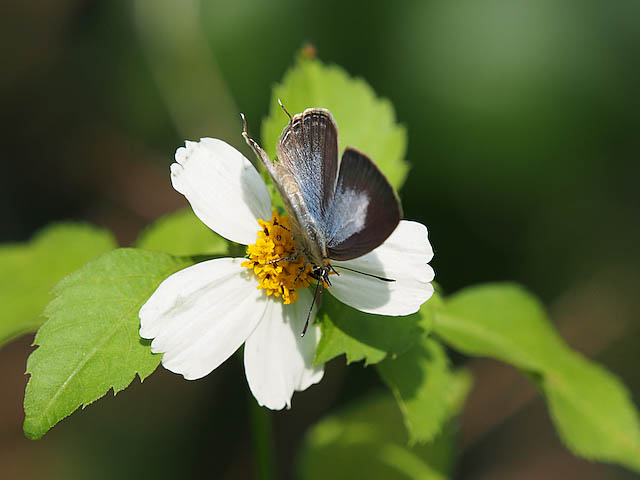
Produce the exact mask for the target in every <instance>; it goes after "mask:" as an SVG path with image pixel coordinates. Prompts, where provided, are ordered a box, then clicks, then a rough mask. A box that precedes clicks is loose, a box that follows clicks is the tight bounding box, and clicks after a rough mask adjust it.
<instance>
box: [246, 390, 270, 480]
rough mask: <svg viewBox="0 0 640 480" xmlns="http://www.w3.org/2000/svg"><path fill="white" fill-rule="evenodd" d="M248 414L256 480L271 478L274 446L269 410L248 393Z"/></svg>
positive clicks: (268, 479)
mask: <svg viewBox="0 0 640 480" xmlns="http://www.w3.org/2000/svg"><path fill="white" fill-rule="evenodd" d="M249 414H250V416H251V419H250V421H251V437H252V440H253V451H254V464H255V470H256V479H257V480H273V479H274V478H275V475H274V463H275V462H274V448H273V434H272V429H271V411H270V410H269V409H267V408H264V407H261V406H259V405H258V404H257V403H256V400H255V399H254V398H253V396H252V395H249Z"/></svg>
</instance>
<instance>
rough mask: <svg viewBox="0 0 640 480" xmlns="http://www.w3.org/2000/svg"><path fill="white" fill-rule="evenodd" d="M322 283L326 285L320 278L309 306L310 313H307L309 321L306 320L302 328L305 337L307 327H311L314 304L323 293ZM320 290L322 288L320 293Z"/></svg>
mask: <svg viewBox="0 0 640 480" xmlns="http://www.w3.org/2000/svg"><path fill="white" fill-rule="evenodd" d="M321 284H322V285H324V283H323V282H322V280H318V283H316V289H315V291H314V292H313V300H312V301H311V307H310V308H309V313H307V321H306V322H304V328H303V329H302V333H301V334H300V336H301V337H304V334H305V333H307V328H309V320H310V319H311V312H312V311H313V306H314V305H315V304H316V300H317V299H318V298H320V296H321V295H322V288H320V285H321ZM318 290H320V295H318Z"/></svg>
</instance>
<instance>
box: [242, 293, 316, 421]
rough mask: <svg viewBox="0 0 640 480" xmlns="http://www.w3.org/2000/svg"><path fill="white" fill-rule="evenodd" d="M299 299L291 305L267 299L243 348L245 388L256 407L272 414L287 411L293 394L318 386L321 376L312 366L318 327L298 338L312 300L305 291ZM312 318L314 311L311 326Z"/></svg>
mask: <svg viewBox="0 0 640 480" xmlns="http://www.w3.org/2000/svg"><path fill="white" fill-rule="evenodd" d="M299 295H300V297H299V298H298V301H297V302H295V303H294V304H293V305H284V304H283V303H282V302H281V301H280V300H279V299H271V298H270V299H269V302H268V307H267V310H266V311H265V314H264V317H263V318H262V320H261V321H260V324H259V325H258V326H257V327H256V329H255V330H254V331H253V333H252V334H251V336H250V337H249V338H248V339H247V342H246V343H245V346H244V368H245V372H246V375H247V381H248V382H249V388H250V389H251V392H252V393H253V396H254V397H255V398H256V400H257V401H258V403H259V404H260V405H264V406H265V407H268V408H270V409H272V410H280V409H282V408H284V407H285V406H286V407H287V408H289V407H290V406H291V396H292V395H293V392H294V391H295V390H298V391H301V390H305V389H306V388H308V387H309V386H311V385H313V384H314V383H318V382H319V381H320V379H321V378H322V375H323V374H324V369H323V367H322V365H320V366H317V367H314V366H312V362H313V357H314V354H315V351H316V346H317V345H318V342H319V341H320V327H319V326H318V325H309V329H308V330H307V333H306V335H305V336H304V337H300V334H301V333H302V329H303V327H304V323H305V321H306V319H307V314H308V313H309V308H310V307H311V300H312V297H313V296H312V294H311V292H309V290H308V289H305V290H301V291H299ZM314 316H315V308H314V312H312V317H311V320H310V321H311V322H313V317H314Z"/></svg>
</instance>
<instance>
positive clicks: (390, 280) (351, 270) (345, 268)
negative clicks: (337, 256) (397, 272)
mask: <svg viewBox="0 0 640 480" xmlns="http://www.w3.org/2000/svg"><path fill="white" fill-rule="evenodd" d="M336 267H338V268H343V269H344V270H349V271H350V272H354V273H359V274H360V275H366V276H367V277H373V278H376V279H378V280H382V281H383V282H395V279H393V278H385V277H380V276H378V275H374V274H373V273H366V272H361V271H359V270H354V269H353V268H349V267H344V266H342V265H336ZM331 269H332V270H333V271H334V272H336V273H337V274H338V275H340V273H338V272H337V271H336V270H334V269H333V266H332V267H331Z"/></svg>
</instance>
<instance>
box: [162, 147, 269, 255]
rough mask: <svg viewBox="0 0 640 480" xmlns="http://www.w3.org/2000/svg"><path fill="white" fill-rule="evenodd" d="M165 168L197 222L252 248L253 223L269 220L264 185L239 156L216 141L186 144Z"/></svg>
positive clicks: (267, 200)
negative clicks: (187, 202)
mask: <svg viewBox="0 0 640 480" xmlns="http://www.w3.org/2000/svg"><path fill="white" fill-rule="evenodd" d="M185 145H186V146H185V147H180V148H178V150H176V162H177V163H174V164H172V165H171V182H172V183H173V188H175V189H176V190H177V191H178V192H180V193H182V194H183V195H184V196H185V197H187V200H189V203H190V204H191V207H192V208H193V211H194V212H195V214H196V215H197V216H198V218H199V219H200V220H202V222H203V223H204V224H205V225H207V226H208V227H209V228H210V229H211V230H213V231H214V232H216V233H218V234H219V235H222V236H223V237H225V238H227V239H229V240H231V241H233V242H238V243H242V244H243V245H249V244H251V243H255V240H256V232H257V231H258V230H260V227H259V226H258V224H257V220H258V219H259V218H262V219H263V220H269V219H271V199H270V197H269V192H268V190H267V186H266V185H265V183H264V181H263V180H262V178H260V175H259V174H258V172H257V171H256V169H255V168H254V167H253V165H251V162H249V160H247V159H246V158H245V157H244V155H242V154H241V153H240V152H239V151H237V150H236V149H235V148H233V147H232V146H231V145H228V144H227V143H225V142H223V141H222V140H218V139H216V138H202V139H201V140H200V141H199V142H186V143H185Z"/></svg>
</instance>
